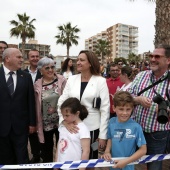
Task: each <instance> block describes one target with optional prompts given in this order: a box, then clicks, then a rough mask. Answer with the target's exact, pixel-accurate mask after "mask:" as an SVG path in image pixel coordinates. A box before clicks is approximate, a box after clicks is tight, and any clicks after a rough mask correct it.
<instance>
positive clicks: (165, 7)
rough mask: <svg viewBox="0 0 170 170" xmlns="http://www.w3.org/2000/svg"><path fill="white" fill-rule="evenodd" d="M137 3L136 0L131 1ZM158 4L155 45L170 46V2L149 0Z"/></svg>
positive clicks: (167, 0)
mask: <svg viewBox="0 0 170 170" xmlns="http://www.w3.org/2000/svg"><path fill="white" fill-rule="evenodd" d="M131 1H135V0H131ZM148 1H151V2H155V3H156V9H155V15H156V23H155V40H154V45H155V46H157V45H158V44H167V45H170V31H169V30H170V24H169V18H170V10H169V0H148Z"/></svg>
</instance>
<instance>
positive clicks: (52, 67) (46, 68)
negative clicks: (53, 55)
mask: <svg viewBox="0 0 170 170" xmlns="http://www.w3.org/2000/svg"><path fill="white" fill-rule="evenodd" d="M54 68H55V66H51V67H45V70H46V71H49V70H50V69H51V70H53V69H54Z"/></svg>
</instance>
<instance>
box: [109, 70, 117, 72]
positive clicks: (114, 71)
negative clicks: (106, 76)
mask: <svg viewBox="0 0 170 170" xmlns="http://www.w3.org/2000/svg"><path fill="white" fill-rule="evenodd" d="M110 71H111V72H118V71H119V70H110Z"/></svg>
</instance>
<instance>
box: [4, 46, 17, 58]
mask: <svg viewBox="0 0 170 170" xmlns="http://www.w3.org/2000/svg"><path fill="white" fill-rule="evenodd" d="M15 50H18V49H17V48H7V49H5V50H4V52H3V54H2V60H4V59H5V57H7V56H8V57H10V56H11V54H12V53H13V52H14V51H15Z"/></svg>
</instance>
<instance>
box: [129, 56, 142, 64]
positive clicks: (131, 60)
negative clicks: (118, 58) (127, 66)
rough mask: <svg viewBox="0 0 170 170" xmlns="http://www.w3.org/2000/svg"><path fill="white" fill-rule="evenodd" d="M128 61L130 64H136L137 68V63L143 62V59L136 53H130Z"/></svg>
mask: <svg viewBox="0 0 170 170" xmlns="http://www.w3.org/2000/svg"><path fill="white" fill-rule="evenodd" d="M128 61H129V63H135V65H136V66H137V63H139V62H140V61H141V58H140V56H139V55H136V54H134V53H129V55H128Z"/></svg>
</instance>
